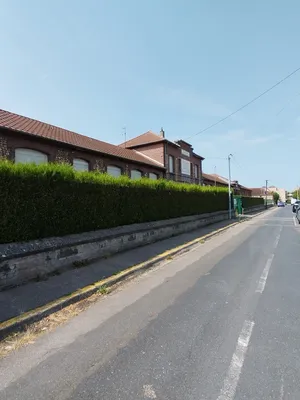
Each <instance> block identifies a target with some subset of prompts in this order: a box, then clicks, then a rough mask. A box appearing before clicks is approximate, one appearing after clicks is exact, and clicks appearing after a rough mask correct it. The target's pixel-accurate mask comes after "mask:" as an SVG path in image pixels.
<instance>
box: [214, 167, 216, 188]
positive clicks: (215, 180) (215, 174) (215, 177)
mask: <svg viewBox="0 0 300 400" xmlns="http://www.w3.org/2000/svg"><path fill="white" fill-rule="evenodd" d="M214 175H215V186H217V166H216V165H215V166H214Z"/></svg>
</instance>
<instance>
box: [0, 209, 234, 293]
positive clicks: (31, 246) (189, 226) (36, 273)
mask: <svg viewBox="0 0 300 400" xmlns="http://www.w3.org/2000/svg"><path fill="white" fill-rule="evenodd" d="M227 218H228V213H227V211H221V212H216V213H211V214H202V215H195V216H191V217H181V218H174V219H171V220H165V221H156V222H151V223H143V224H133V225H127V226H122V227H117V228H113V229H103V230H99V231H94V232H87V233H83V234H76V235H69V236H64V237H56V238H49V239H42V240H34V241H30V242H24V243H10V244H2V245H0V289H3V288H5V287H9V286H14V285H20V284H23V283H25V282H27V281H29V280H32V279H36V278H40V277H42V276H46V275H47V274H51V273H53V272H55V271H59V270H62V269H65V268H72V267H73V266H76V264H78V263H82V262H84V263H87V262H89V261H92V260H95V259H97V258H101V257H105V256H109V255H112V254H115V253H118V252H121V251H125V250H129V249H133V248H135V247H139V246H144V245H146V244H148V243H153V242H156V241H158V240H161V239H165V238H168V237H172V236H176V235H179V234H180V233H184V232H189V231H191V230H193V229H197V228H199V227H201V226H205V225H209V224H212V223H214V222H218V221H222V220H225V219H227Z"/></svg>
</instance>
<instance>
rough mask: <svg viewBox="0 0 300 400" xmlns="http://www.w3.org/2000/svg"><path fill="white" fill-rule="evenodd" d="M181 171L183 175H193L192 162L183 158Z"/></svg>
mask: <svg viewBox="0 0 300 400" xmlns="http://www.w3.org/2000/svg"><path fill="white" fill-rule="evenodd" d="M181 173H182V174H183V175H188V176H190V175H191V163H190V162H189V161H187V160H184V159H183V158H182V159H181Z"/></svg>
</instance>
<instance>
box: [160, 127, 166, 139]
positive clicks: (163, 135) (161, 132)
mask: <svg viewBox="0 0 300 400" xmlns="http://www.w3.org/2000/svg"><path fill="white" fill-rule="evenodd" d="M159 134H160V136H161V137H163V138H164V137H165V131H164V130H163V128H160V132H159Z"/></svg>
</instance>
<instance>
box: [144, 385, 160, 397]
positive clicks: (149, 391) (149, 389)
mask: <svg viewBox="0 0 300 400" xmlns="http://www.w3.org/2000/svg"><path fill="white" fill-rule="evenodd" d="M143 389H144V396H145V397H147V399H157V397H156V394H155V391H154V389H153V386H152V385H144V386H143Z"/></svg>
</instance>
